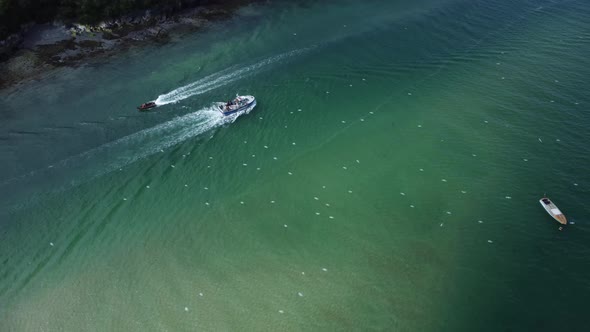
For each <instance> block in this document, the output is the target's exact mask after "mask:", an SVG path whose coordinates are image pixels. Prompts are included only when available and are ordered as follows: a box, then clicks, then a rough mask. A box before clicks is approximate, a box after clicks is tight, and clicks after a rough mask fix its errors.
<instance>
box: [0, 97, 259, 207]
mask: <svg viewBox="0 0 590 332" xmlns="http://www.w3.org/2000/svg"><path fill="white" fill-rule="evenodd" d="M254 106H255V105H253V106H251V107H250V108H248V109H246V110H244V111H241V112H238V113H234V114H231V115H229V116H224V115H223V114H221V112H219V109H218V106H217V104H213V105H212V106H210V107H206V108H203V109H201V110H199V111H196V112H193V113H189V114H186V115H183V116H180V117H177V118H175V119H172V120H170V121H168V122H165V123H162V124H159V125H156V126H154V127H152V128H148V129H144V130H141V131H139V132H137V133H134V134H131V135H128V136H125V137H123V138H120V139H118V140H116V141H113V142H110V143H107V144H104V145H101V146H99V147H97V148H94V149H92V150H89V151H86V152H84V153H82V154H79V155H76V156H73V157H70V158H67V159H64V160H62V161H60V162H58V163H56V164H54V165H52V167H51V168H46V169H39V170H36V171H32V172H30V173H28V174H27V175H24V176H21V177H19V178H14V179H11V180H9V181H7V182H4V183H1V184H0V188H1V189H2V190H3V189H6V188H3V187H7V186H15V185H17V186H19V187H24V186H21V185H20V184H22V183H21V182H22V181H36V182H37V183H38V187H37V189H38V188H39V186H43V185H45V186H47V188H48V190H50V191H52V192H59V191H62V190H65V189H68V188H70V187H72V186H77V185H80V184H82V183H85V182H87V181H89V180H92V179H93V178H96V177H98V176H100V175H104V174H107V173H110V172H112V171H115V170H117V169H120V168H122V167H124V166H126V165H129V164H131V163H133V162H136V161H138V160H141V159H144V158H146V157H149V156H151V155H153V154H156V153H158V152H160V151H162V150H164V149H166V148H169V147H171V146H174V145H177V144H179V143H181V142H183V141H186V140H188V139H190V138H193V137H195V136H198V135H201V134H203V133H205V132H207V131H209V130H212V129H214V128H216V127H219V126H222V125H224V124H229V123H232V122H234V121H235V120H236V119H237V118H238V117H239V116H241V115H243V114H247V113H249V112H250V111H251V110H252V109H253V108H254ZM52 179H68V180H67V181H63V180H58V181H60V182H61V183H62V185H61V186H56V183H55V181H54V180H52ZM32 199H33V197H29V200H28V201H29V203H30V202H31V200H32ZM19 205H22V204H19ZM25 206H26V204H25V205H22V206H13V207H12V208H13V209H14V208H17V209H18V208H23V207H25Z"/></svg>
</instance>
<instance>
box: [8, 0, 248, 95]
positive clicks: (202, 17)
mask: <svg viewBox="0 0 590 332" xmlns="http://www.w3.org/2000/svg"><path fill="white" fill-rule="evenodd" d="M253 2H255V1H242V2H232V3H231V4H228V5H225V6H219V5H217V6H206V7H197V8H192V9H187V10H184V11H182V12H177V13H174V14H168V13H157V12H154V11H150V10H148V11H144V12H141V13H137V14H135V15H128V16H124V17H120V18H118V19H115V20H111V21H105V22H102V23H100V24H97V25H94V26H89V25H81V24H68V25H66V24H63V23H53V24H42V25H29V26H28V27H26V28H25V29H23V31H22V32H20V33H18V34H14V35H11V36H9V37H8V38H7V39H5V40H3V41H0V56H2V58H0V61H1V60H4V61H2V62H0V89H6V88H9V87H11V86H14V85H18V84H22V83H24V82H26V81H28V80H31V79H36V78H38V77H40V76H41V75H42V74H44V73H47V72H49V71H51V70H54V69H56V68H59V67H75V66H79V65H82V64H84V63H86V62H88V61H90V60H92V59H96V58H104V57H108V56H111V55H114V54H116V53H119V52H122V51H125V50H128V49H129V48H132V47H140V46H142V45H147V44H152V43H167V42H169V41H170V37H171V35H172V34H175V33H181V32H182V33H190V32H193V31H197V30H200V29H202V28H204V27H207V25H208V24H210V23H211V22H214V21H219V20H224V19H229V18H230V17H231V16H232V15H233V14H234V12H235V11H236V10H237V9H239V8H240V7H241V6H243V5H245V4H249V3H253Z"/></svg>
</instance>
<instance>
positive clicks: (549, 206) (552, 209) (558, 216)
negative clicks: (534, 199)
mask: <svg viewBox="0 0 590 332" xmlns="http://www.w3.org/2000/svg"><path fill="white" fill-rule="evenodd" d="M539 202H540V203H541V205H542V206H543V208H545V211H547V213H549V215H550V216H551V217H553V219H555V220H557V222H558V223H560V224H562V225H566V224H567V219H566V218H565V215H564V214H563V213H562V212H561V211H560V210H559V209H558V208H557V205H555V204H554V203H553V202H552V201H551V200H550V199H549V198H547V197H543V198H541V199H540V200H539Z"/></svg>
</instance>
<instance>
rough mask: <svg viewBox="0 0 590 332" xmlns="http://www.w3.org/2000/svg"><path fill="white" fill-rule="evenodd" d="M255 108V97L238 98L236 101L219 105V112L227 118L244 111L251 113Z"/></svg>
mask: <svg viewBox="0 0 590 332" xmlns="http://www.w3.org/2000/svg"><path fill="white" fill-rule="evenodd" d="M254 106H256V98H254V96H236V98H235V99H233V100H230V101H228V102H227V103H217V107H218V108H219V111H220V112H221V113H222V114H223V115H225V116H227V115H230V114H234V113H238V112H242V111H248V112H249V111H250V110H251V109H252V108H254Z"/></svg>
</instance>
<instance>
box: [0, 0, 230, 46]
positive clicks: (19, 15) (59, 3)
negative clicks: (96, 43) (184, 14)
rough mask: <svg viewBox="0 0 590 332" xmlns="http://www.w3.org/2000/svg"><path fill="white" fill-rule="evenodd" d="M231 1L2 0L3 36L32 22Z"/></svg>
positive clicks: (86, 18)
mask: <svg viewBox="0 0 590 332" xmlns="http://www.w3.org/2000/svg"><path fill="white" fill-rule="evenodd" d="M220 2H229V1H207V0H173V1H162V0H119V1H113V0H0V39H3V38H5V37H6V36H7V35H8V34H10V33H13V32H16V31H18V30H19V29H20V26H21V25H22V24H25V23H29V22H36V23H44V22H50V21H53V20H56V19H57V20H62V21H65V22H80V23H85V24H95V23H98V22H100V21H102V20H105V19H109V18H116V17H119V16H122V15H125V14H128V13H131V12H133V11H135V10H141V9H148V8H150V9H151V8H157V9H158V10H160V11H163V12H168V13H170V12H173V11H176V10H178V9H182V8H185V7H188V6H196V5H201V4H211V3H220Z"/></svg>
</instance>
